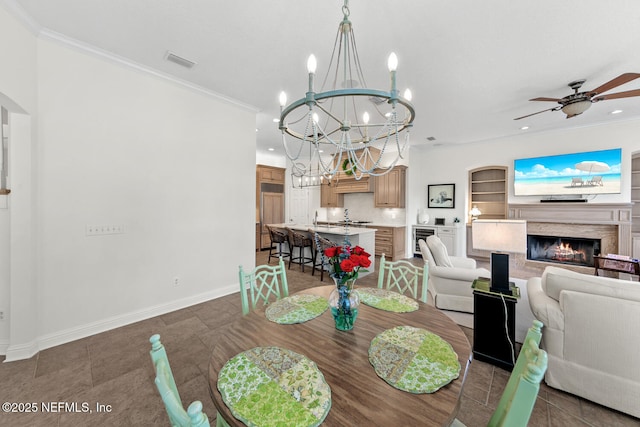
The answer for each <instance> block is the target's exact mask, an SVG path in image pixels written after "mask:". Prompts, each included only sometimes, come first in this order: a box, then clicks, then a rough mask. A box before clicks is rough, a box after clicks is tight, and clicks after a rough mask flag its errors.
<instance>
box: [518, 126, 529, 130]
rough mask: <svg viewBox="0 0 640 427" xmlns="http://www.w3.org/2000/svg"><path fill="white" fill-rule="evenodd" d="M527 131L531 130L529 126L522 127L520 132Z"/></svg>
mask: <svg viewBox="0 0 640 427" xmlns="http://www.w3.org/2000/svg"><path fill="white" fill-rule="evenodd" d="M527 129H529V126H522V127H521V128H520V130H527Z"/></svg>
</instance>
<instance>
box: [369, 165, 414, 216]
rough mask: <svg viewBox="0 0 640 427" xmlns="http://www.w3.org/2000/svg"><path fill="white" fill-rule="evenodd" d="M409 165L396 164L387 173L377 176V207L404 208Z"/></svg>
mask: <svg viewBox="0 0 640 427" xmlns="http://www.w3.org/2000/svg"><path fill="white" fill-rule="evenodd" d="M406 180H407V167H406V166H396V167H394V168H393V169H392V170H391V171H390V172H388V173H386V174H385V175H381V176H376V177H375V180H374V181H375V183H374V186H375V190H374V204H375V207H376V208H404V207H405V192H406Z"/></svg>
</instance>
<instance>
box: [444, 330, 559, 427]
mask: <svg viewBox="0 0 640 427" xmlns="http://www.w3.org/2000/svg"><path fill="white" fill-rule="evenodd" d="M542 326H543V325H542V322H540V321H539V320H534V321H533V325H531V327H530V328H529V331H528V332H527V336H526V337H525V339H524V343H523V344H522V349H521V350H520V354H519V355H518V359H517V360H516V364H515V366H514V367H513V371H512V372H511V376H510V377H509V381H508V382H507V386H506V387H505V388H504V391H503V392H502V397H501V398H500V402H498V406H497V407H496V410H495V411H494V412H493V415H492V416H491V419H490V420H489V423H488V424H487V426H488V427H510V426H526V425H527V423H528V422H529V418H531V412H532V411H533V407H534V405H535V403H536V398H537V397H538V391H539V390H540V381H542V378H543V377H544V373H545V372H546V371H547V352H546V351H544V350H541V349H540V348H539V345H540V339H541V338H542ZM451 425H452V426H454V427H464V424H463V423H461V422H460V421H459V420H458V419H456V420H454V422H453V424H451Z"/></svg>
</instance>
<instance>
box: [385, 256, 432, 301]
mask: <svg viewBox="0 0 640 427" xmlns="http://www.w3.org/2000/svg"><path fill="white" fill-rule="evenodd" d="M427 268H428V267H427V265H426V264H423V265H421V266H417V265H414V264H412V263H410V262H409V261H405V260H398V261H387V260H386V259H385V257H384V254H382V256H381V257H380V269H379V271H378V288H380V289H383V288H385V289H387V290H390V291H396V292H399V293H401V294H403V295H406V294H407V293H408V294H410V296H411V297H412V298H414V299H419V300H420V301H422V302H424V303H426V302H427V282H428V280H429V274H428V271H427ZM418 288H420V290H419V289H418ZM418 291H419V292H418Z"/></svg>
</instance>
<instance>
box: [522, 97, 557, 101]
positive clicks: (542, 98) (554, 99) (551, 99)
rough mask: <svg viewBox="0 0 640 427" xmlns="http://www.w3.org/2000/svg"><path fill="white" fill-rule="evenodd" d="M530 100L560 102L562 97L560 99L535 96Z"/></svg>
mask: <svg viewBox="0 0 640 427" xmlns="http://www.w3.org/2000/svg"><path fill="white" fill-rule="evenodd" d="M529 101H549V102H560V101H562V99H560V98H545V97H540V98H533V99H530V100H529Z"/></svg>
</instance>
